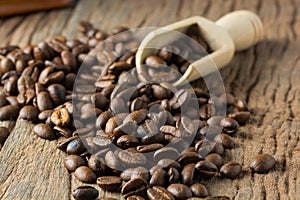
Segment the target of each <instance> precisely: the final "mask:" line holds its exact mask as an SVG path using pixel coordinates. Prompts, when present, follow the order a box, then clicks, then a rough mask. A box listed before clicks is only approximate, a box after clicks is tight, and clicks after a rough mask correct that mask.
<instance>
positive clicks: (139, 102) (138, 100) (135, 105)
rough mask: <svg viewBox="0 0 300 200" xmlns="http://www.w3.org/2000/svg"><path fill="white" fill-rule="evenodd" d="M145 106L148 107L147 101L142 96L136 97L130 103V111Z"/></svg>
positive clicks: (144, 107)
mask: <svg viewBox="0 0 300 200" xmlns="http://www.w3.org/2000/svg"><path fill="white" fill-rule="evenodd" d="M147 108H148V105H147V102H146V101H145V100H144V99H143V98H142V97H138V98H136V99H134V100H133V101H132V102H131V105H130V111H131V112H133V111H136V110H140V109H147Z"/></svg>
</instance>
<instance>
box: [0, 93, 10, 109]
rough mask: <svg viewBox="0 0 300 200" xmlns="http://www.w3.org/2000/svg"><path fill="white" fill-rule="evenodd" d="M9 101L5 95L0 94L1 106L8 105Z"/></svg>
mask: <svg viewBox="0 0 300 200" xmlns="http://www.w3.org/2000/svg"><path fill="white" fill-rule="evenodd" d="M7 104H8V101H7V100H6V98H5V96H4V95H0V107H3V106H6V105H7Z"/></svg>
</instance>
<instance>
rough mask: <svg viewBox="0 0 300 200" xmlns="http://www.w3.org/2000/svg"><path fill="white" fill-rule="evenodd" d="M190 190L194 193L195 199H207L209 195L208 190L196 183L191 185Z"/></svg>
mask: <svg viewBox="0 0 300 200" xmlns="http://www.w3.org/2000/svg"><path fill="white" fill-rule="evenodd" d="M190 190H191V191H192V194H193V196H194V197H207V196H208V195H209V194H208V190H207V189H206V187H205V186H204V185H202V184H201V183H195V184H193V185H191V186H190Z"/></svg>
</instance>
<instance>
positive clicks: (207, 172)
mask: <svg viewBox="0 0 300 200" xmlns="http://www.w3.org/2000/svg"><path fill="white" fill-rule="evenodd" d="M195 168H196V169H197V171H198V173H199V176H200V177H201V178H203V179H210V178H212V177H213V176H215V175H216V173H217V171H218V168H217V166H216V165H215V164H213V163H211V162H209V161H206V160H204V161H199V162H197V164H196V166H195Z"/></svg>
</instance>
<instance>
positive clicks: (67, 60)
mask: <svg viewBox="0 0 300 200" xmlns="http://www.w3.org/2000/svg"><path fill="white" fill-rule="evenodd" d="M61 58H62V62H63V64H64V65H66V66H69V67H70V68H71V69H72V71H76V70H77V62H76V59H75V57H74V56H73V54H72V53H71V52H69V51H68V50H64V51H62V52H61Z"/></svg>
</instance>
